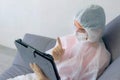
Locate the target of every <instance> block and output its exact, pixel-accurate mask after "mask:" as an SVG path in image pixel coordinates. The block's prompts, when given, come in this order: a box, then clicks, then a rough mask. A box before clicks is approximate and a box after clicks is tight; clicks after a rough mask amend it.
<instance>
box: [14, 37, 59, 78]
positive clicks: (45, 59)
mask: <svg viewBox="0 0 120 80" xmlns="http://www.w3.org/2000/svg"><path fill="white" fill-rule="evenodd" d="M15 45H16V47H17V50H18V51H19V53H20V55H21V57H22V58H23V60H24V62H25V64H27V67H29V63H36V64H37V65H39V67H40V68H41V70H42V71H43V72H44V74H45V75H46V76H47V77H48V78H49V80H60V76H59V74H58V71H57V68H56V65H55V63H54V59H53V57H52V56H51V55H49V54H47V53H44V52H41V51H39V50H37V49H35V48H34V47H32V46H30V45H28V44H26V43H25V42H23V41H22V40H21V39H18V40H15Z"/></svg>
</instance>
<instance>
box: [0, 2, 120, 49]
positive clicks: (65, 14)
mask: <svg viewBox="0 0 120 80" xmlns="http://www.w3.org/2000/svg"><path fill="white" fill-rule="evenodd" d="M93 3H95V4H99V5H101V6H103V8H104V9H105V12H106V18H107V22H109V21H111V20H112V19H113V18H114V17H116V16H118V15H119V13H120V8H119V7H120V6H119V3H120V0H0V44H2V45H5V46H8V47H12V48H15V46H14V40H15V39H17V38H22V37H23V36H24V34H25V33H33V34H37V35H43V36H48V37H53V38H56V37H57V36H61V35H65V34H68V33H71V30H72V25H73V17H74V15H75V14H76V13H77V12H78V11H79V10H80V9H81V8H83V7H84V6H86V5H89V4H93Z"/></svg>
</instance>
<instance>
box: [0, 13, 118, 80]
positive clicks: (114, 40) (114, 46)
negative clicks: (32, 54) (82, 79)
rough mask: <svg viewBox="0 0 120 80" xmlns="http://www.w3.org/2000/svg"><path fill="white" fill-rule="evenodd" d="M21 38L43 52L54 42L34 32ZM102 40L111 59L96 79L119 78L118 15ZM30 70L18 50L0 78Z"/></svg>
mask: <svg viewBox="0 0 120 80" xmlns="http://www.w3.org/2000/svg"><path fill="white" fill-rule="evenodd" d="M23 40H24V41H25V42H26V43H28V44H30V45H31V46H33V47H35V48H37V49H38V50H41V51H43V52H44V51H46V50H48V49H50V48H51V47H53V46H54V45H55V42H56V40H55V39H52V38H48V37H43V36H38V35H34V34H26V35H25V36H24V38H23ZM103 41H104V43H105V45H106V48H107V49H108V50H109V51H110V53H111V54H112V59H111V63H110V65H109V66H108V68H107V69H106V70H105V71H104V73H103V74H102V75H101V76H100V77H99V78H98V80H120V43H119V41H120V15H119V16H118V17H117V18H115V19H114V20H112V21H111V22H110V23H109V24H107V25H106V30H105V33H104V36H103ZM31 72H32V71H31V69H30V67H27V65H26V64H25V63H24V61H23V59H22V57H21V56H20V54H19V52H18V53H17V54H16V57H15V59H14V62H13V64H12V65H11V67H10V68H9V69H8V70H6V71H5V72H4V73H3V74H1V75H0V80H6V79H8V78H11V77H15V76H18V75H22V74H27V73H31Z"/></svg>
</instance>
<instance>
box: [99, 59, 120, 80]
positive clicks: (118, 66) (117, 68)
mask: <svg viewBox="0 0 120 80" xmlns="http://www.w3.org/2000/svg"><path fill="white" fill-rule="evenodd" d="M98 80H120V57H118V58H117V59H116V60H115V61H114V62H113V63H112V64H111V65H110V66H109V67H108V68H107V69H106V71H105V72H104V73H103V74H102V76H101V77H100V78H99V79H98Z"/></svg>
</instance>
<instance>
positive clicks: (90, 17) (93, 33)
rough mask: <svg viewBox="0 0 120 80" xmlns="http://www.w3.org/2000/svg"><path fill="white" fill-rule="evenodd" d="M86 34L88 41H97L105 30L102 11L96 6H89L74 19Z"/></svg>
mask: <svg viewBox="0 0 120 80" xmlns="http://www.w3.org/2000/svg"><path fill="white" fill-rule="evenodd" d="M74 20H77V21H78V22H79V23H80V25H81V26H82V27H83V28H84V29H85V30H86V32H87V33H88V40H89V41H91V42H95V41H99V40H100V39H101V37H102V34H103V31H104V28H105V13H104V9H103V8H102V7H100V6H98V5H91V6H88V7H86V8H84V9H82V10H81V11H80V12H78V13H77V15H76V16H75V19H74Z"/></svg>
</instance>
